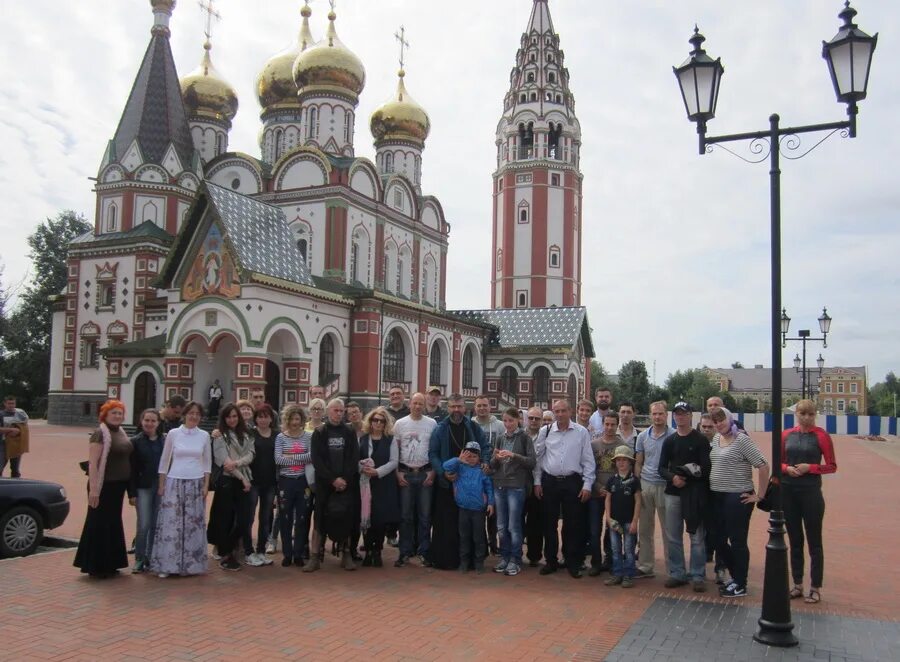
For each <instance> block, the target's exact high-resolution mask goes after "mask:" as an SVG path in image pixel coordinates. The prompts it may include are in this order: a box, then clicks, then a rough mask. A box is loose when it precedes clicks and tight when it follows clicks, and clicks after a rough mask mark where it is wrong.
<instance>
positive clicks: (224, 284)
mask: <svg viewBox="0 0 900 662" xmlns="http://www.w3.org/2000/svg"><path fill="white" fill-rule="evenodd" d="M240 293H241V284H240V281H238V278H237V269H236V267H235V264H234V259H233V258H232V257H231V253H230V252H229V251H228V248H227V247H226V246H225V241H224V237H223V236H222V232H221V230H219V226H218V225H216V224H215V223H214V224H213V225H211V226H210V228H209V231H208V232H207V233H206V238H205V239H204V240H203V243H202V244H201V245H200V249H199V250H198V251H197V256H196V257H195V258H194V262H193V264H192V265H191V270H190V271H189V272H188V276H187V279H186V280H185V283H184V287H183V288H182V290H181V294H182V297H183V298H184V300H185V301H194V300H196V299H199V298H200V297H202V296H207V295H219V296H223V297H225V298H227V299H233V298H234V297H236V296H238V295H239V294H240Z"/></svg>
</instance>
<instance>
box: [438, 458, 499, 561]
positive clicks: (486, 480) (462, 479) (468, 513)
mask: <svg viewBox="0 0 900 662" xmlns="http://www.w3.org/2000/svg"><path fill="white" fill-rule="evenodd" d="M443 469H444V472H445V473H448V474H457V476H458V477H457V479H456V481H455V482H454V483H453V497H454V499H455V500H456V505H457V506H459V571H460V572H466V571H467V570H468V569H469V564H470V562H471V561H472V548H473V547H474V548H475V549H474V552H475V572H476V573H477V574H479V575H481V574H484V559H485V557H487V535H486V533H485V529H484V525H485V515H487V516H490V515H492V514H493V513H494V488H493V486H492V484H491V479H490V477H488V476H485V475H484V472H483V471H482V470H481V445H480V444H479V443H478V442H477V441H470V442H469V443H467V444H466V447H465V448H464V449H463V450H462V452H461V453H460V454H459V457H451V458H450V459H449V460H447V461H446V462H444V466H443ZM485 506H486V508H485Z"/></svg>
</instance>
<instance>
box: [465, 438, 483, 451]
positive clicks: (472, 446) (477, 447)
mask: <svg viewBox="0 0 900 662" xmlns="http://www.w3.org/2000/svg"><path fill="white" fill-rule="evenodd" d="M463 450H467V451H472V452H473V453H479V454H480V453H481V444H479V443H478V442H477V441H470V442H469V443H467V444H466V447H465V449H463Z"/></svg>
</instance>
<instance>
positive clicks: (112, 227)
mask: <svg viewBox="0 0 900 662" xmlns="http://www.w3.org/2000/svg"><path fill="white" fill-rule="evenodd" d="M117 215H118V209H117V208H116V206H115V205H110V206H109V209H107V210H106V231H107V232H115V231H116V222H117V219H116V216H117Z"/></svg>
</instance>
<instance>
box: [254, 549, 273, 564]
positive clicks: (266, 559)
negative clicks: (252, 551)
mask: <svg viewBox="0 0 900 662" xmlns="http://www.w3.org/2000/svg"><path fill="white" fill-rule="evenodd" d="M256 558H258V559H259V560H260V561H262V565H272V564H273V563H274V561H273V560H272V559H270V558H269V557H268V556H266V555H265V554H260V553H259V552H257V553H256Z"/></svg>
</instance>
